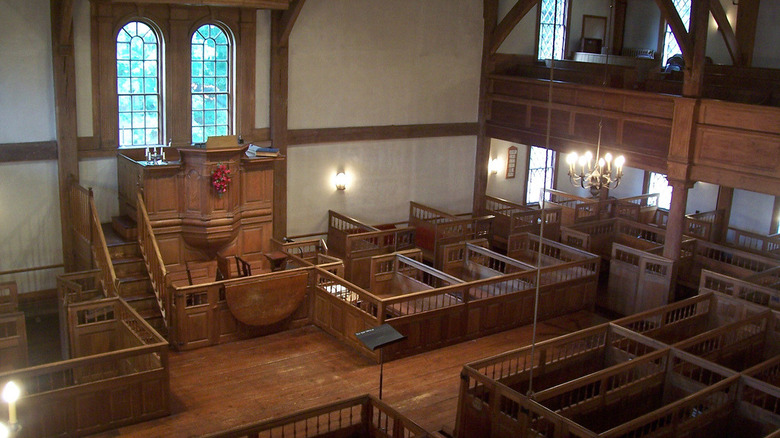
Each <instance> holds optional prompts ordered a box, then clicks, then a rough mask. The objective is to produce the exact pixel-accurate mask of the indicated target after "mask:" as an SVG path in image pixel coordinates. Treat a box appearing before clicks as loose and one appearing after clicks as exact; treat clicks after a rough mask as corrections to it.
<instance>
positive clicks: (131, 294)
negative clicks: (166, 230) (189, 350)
mask: <svg viewBox="0 0 780 438" xmlns="http://www.w3.org/2000/svg"><path fill="white" fill-rule="evenodd" d="M104 229H105V227H104ZM112 240H113V239H112ZM107 246H108V252H109V254H110V255H111V262H112V263H113V265H114V271H115V272H116V277H117V281H118V283H119V287H118V288H117V290H118V292H119V295H120V296H121V297H122V298H123V299H124V300H125V301H126V302H127V304H129V305H130V306H132V307H133V309H135V311H136V312H138V314H139V315H141V317H143V318H144V319H145V320H146V321H147V322H148V323H149V324H150V325H151V326H152V327H154V329H155V330H157V332H158V333H160V334H161V335H162V336H164V337H167V336H168V328H167V327H166V326H165V320H164V319H163V317H162V314H161V313H160V308H159V307H158V305H157V298H156V297H155V295H154V289H153V288H152V281H151V280H150V279H149V273H148V272H147V270H146V265H145V264H144V259H143V256H142V255H141V248H140V247H139V246H138V242H121V241H117V242H111V243H107Z"/></svg>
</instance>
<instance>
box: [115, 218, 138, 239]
mask: <svg viewBox="0 0 780 438" xmlns="http://www.w3.org/2000/svg"><path fill="white" fill-rule="evenodd" d="M111 228H112V229H113V230H114V231H116V233H117V234H119V235H120V236H121V237H122V238H123V239H125V240H130V241H134V240H136V239H138V227H137V226H136V222H135V220H133V218H131V217H130V216H127V215H122V216H114V217H112V218H111Z"/></svg>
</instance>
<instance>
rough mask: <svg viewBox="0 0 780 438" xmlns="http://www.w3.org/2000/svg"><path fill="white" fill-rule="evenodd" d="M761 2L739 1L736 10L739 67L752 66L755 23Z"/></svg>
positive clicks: (753, 0) (759, 0)
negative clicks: (740, 57)
mask: <svg viewBox="0 0 780 438" xmlns="http://www.w3.org/2000/svg"><path fill="white" fill-rule="evenodd" d="M760 3H761V0H739V7H738V8H737V31H736V36H737V41H738V42H739V49H740V52H741V54H742V62H741V65H744V66H746V67H750V66H751V65H752V64H753V48H754V47H755V44H756V22H757V21H758V7H759V4H760Z"/></svg>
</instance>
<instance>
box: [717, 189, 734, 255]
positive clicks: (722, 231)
mask: <svg viewBox="0 0 780 438" xmlns="http://www.w3.org/2000/svg"><path fill="white" fill-rule="evenodd" d="M733 199H734V188H733V187H723V186H721V187H720V188H719V189H718V202H717V204H716V206H715V209H716V210H718V211H723V220H721V222H720V226H719V227H718V230H716V231H715V233H716V234H715V241H716V242H720V241H725V240H726V233H728V230H729V219H730V218H731V202H732V200H733Z"/></svg>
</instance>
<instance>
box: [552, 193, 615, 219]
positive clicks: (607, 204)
mask: <svg viewBox="0 0 780 438" xmlns="http://www.w3.org/2000/svg"><path fill="white" fill-rule="evenodd" d="M544 193H545V199H548V201H546V202H548V203H549V204H551V205H552V206H555V207H560V208H561V226H567V225H572V224H575V223H578V222H584V221H593V220H598V219H606V218H610V217H612V216H613V209H614V204H615V200H614V199H607V200H603V201H602V200H599V199H594V198H583V197H582V196H577V195H573V194H571V193H566V192H561V191H559V190H554V189H545V190H544Z"/></svg>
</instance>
